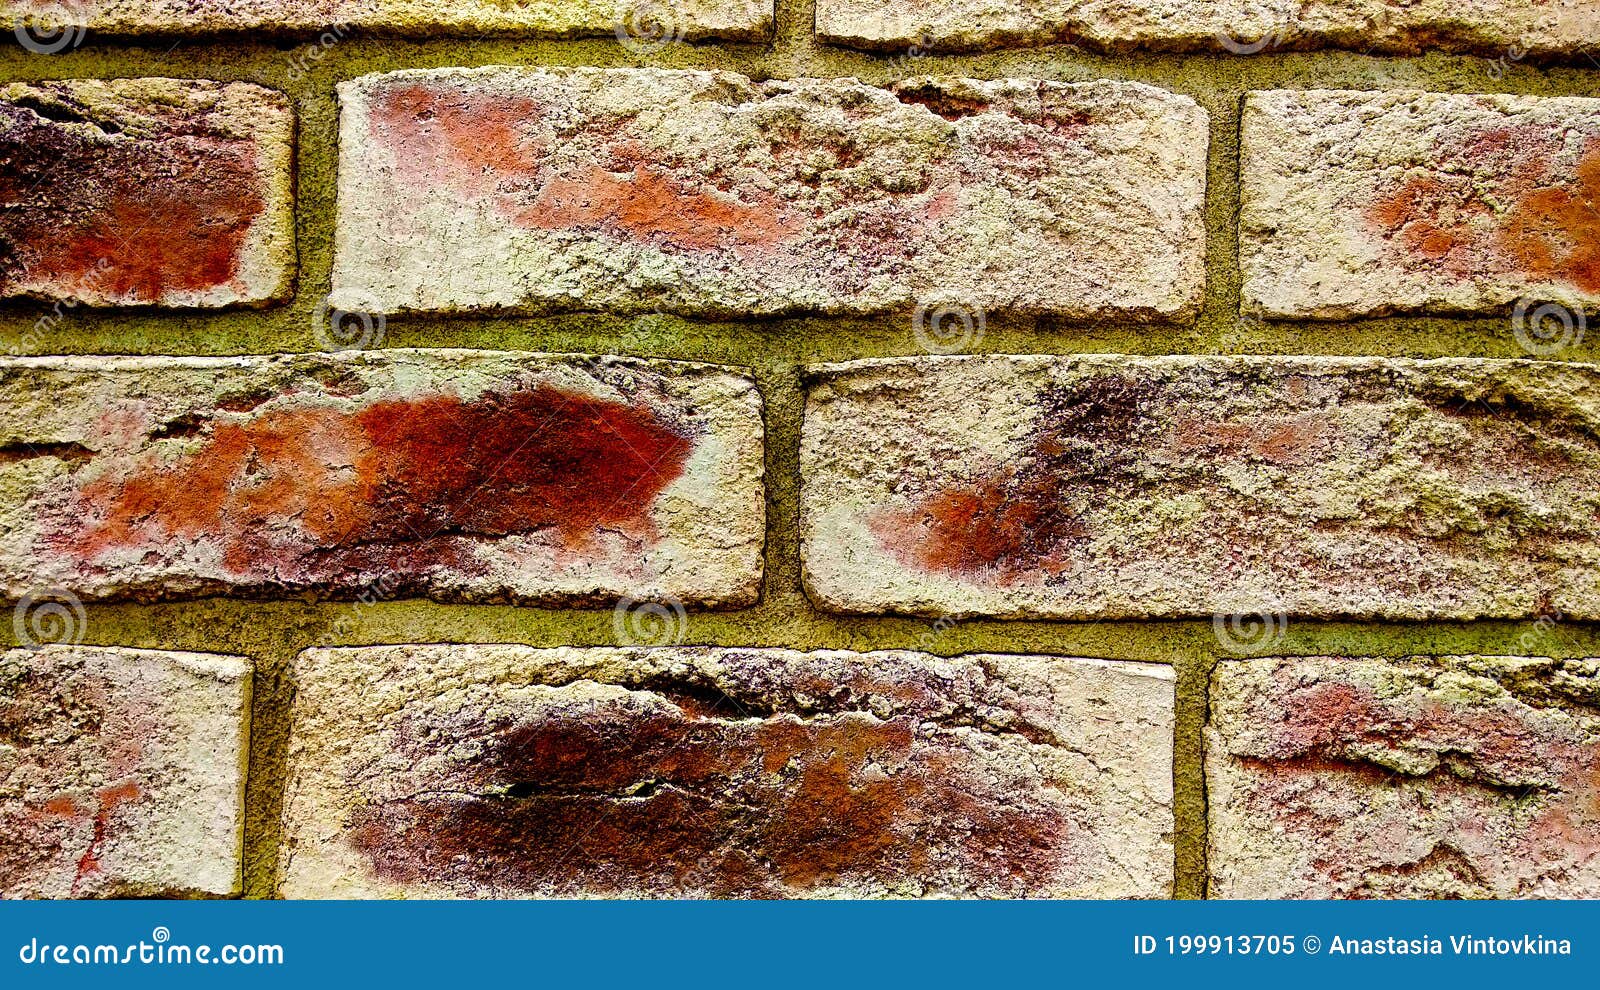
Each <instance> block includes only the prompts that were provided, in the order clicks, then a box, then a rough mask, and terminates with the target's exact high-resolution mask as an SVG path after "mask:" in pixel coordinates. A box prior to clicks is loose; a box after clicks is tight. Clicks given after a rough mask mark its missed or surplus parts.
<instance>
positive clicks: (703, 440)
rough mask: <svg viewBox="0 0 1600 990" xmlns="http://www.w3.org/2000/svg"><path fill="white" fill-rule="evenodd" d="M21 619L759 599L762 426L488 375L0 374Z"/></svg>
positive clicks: (742, 391)
mask: <svg viewBox="0 0 1600 990" xmlns="http://www.w3.org/2000/svg"><path fill="white" fill-rule="evenodd" d="M0 455H3V456H0V519H3V520H4V527H3V532H0V581H3V583H4V587H5V588H6V589H7V591H8V592H9V593H10V594H11V595H12V596H17V595H20V594H22V593H23V592H25V591H27V590H29V589H31V588H37V587H41V586H60V587H64V588H67V589H70V590H71V591H73V592H74V593H76V594H78V595H80V596H82V597H85V598H137V599H141V600H145V599H154V598H172V597H190V596H194V595H200V594H211V593H217V592H237V593H244V594H247V595H252V596H273V595H284V594H298V593H308V594H314V595H321V596H325V597H332V598H344V599H348V598H358V599H362V600H371V599H374V598H394V597H406V596H428V597H431V598H435V599H439V600H448V601H458V600H459V601H485V602H497V601H507V600H510V601H516V602H534V603H546V602H547V603H564V604H574V603H588V602H600V601H606V600H615V599H616V598H617V597H619V596H622V595H630V596H633V597H637V598H647V597H648V598H653V599H675V600H681V601H682V602H687V603H697V604H706V605H732V604H743V603H748V602H749V601H751V600H753V599H754V597H755V595H756V589H757V585H758V583H759V580H760V575H761V548H762V539H763V526H764V523H763V516H764V506H763V495H762V433H761V402H760V397H759V395H758V394H757V393H756V390H755V386H754V384H753V383H752V382H751V381H749V380H748V379H746V378H743V377H740V376H738V375H736V374H733V373H731V372H727V371H723V370H720V369H717V368H714V367H711V366H707V365H694V364H681V363H673V362H651V361H635V360H629V359H622V358H608V357H586V356H581V355H579V356H561V357H557V356H549V355H533V354H516V353H501V352H486V351H427V350H392V351H384V352H368V353H366V354H361V353H358V352H344V353H342V354H340V355H327V354H321V355H278V356H268V357H246V358H51V359H45V358H24V359H16V360H12V361H7V362H0Z"/></svg>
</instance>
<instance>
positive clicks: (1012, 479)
mask: <svg viewBox="0 0 1600 990" xmlns="http://www.w3.org/2000/svg"><path fill="white" fill-rule="evenodd" d="M871 526H872V530H873V533H874V535H876V536H877V538H878V541H879V543H880V544H882V545H883V546H884V547H886V548H887V549H889V550H890V551H891V552H893V553H894V554H895V555H896V556H897V557H899V558H900V559H901V560H903V561H905V562H907V563H911V564H914V565H915V566H917V567H920V568H922V569H924V570H928V571H937V572H940V573H947V574H977V573H983V572H986V571H994V572H999V573H1001V574H1004V575H1023V574H1026V573H1030V572H1039V571H1042V572H1044V573H1047V574H1059V573H1062V572H1063V571H1066V570H1068V569H1070V567H1071V566H1072V564H1071V559H1070V556H1068V555H1067V554H1066V553H1065V552H1064V550H1065V545H1066V544H1070V543H1072V542H1074V541H1078V540H1082V539H1083V538H1085V537H1087V536H1088V530H1087V529H1085V528H1084V526H1083V524H1082V523H1081V522H1080V521H1079V520H1077V519H1076V518H1073V517H1071V516H1070V514H1069V513H1067V512H1065V511H1064V510H1063V508H1062V506H1061V505H1060V504H1059V502H1058V501H1057V499H1056V497H1055V495H1054V494H1053V493H1052V492H1051V491H1050V490H1049V489H1048V487H1047V486H1044V485H1038V484H1031V483H1030V482H1029V481H1027V480H1026V479H1022V478H1020V477H1019V476H1018V475H1017V474H1014V473H1011V474H1007V475H1005V476H1004V477H1002V478H999V479H987V480H981V481H979V482H976V483H975V484H973V485H971V486H964V487H957V488H950V489H946V490H944V491H941V492H939V493H938V494H937V495H936V496H934V497H933V498H930V499H928V500H926V501H925V502H923V503H922V504H921V505H920V507H919V508H917V509H915V510H912V511H909V512H890V513H883V514H880V515H877V516H875V517H873V519H872V520H871Z"/></svg>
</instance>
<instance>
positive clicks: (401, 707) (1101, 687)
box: [282, 646, 1173, 898]
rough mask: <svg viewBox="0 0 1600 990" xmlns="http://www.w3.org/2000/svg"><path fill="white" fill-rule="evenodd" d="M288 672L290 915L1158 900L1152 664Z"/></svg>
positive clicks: (488, 661) (359, 653) (657, 658)
mask: <svg viewBox="0 0 1600 990" xmlns="http://www.w3.org/2000/svg"><path fill="white" fill-rule="evenodd" d="M295 671H296V679H297V684H298V693H297V695H296V699H295V710H294V715H293V724H294V727H293V732H292V736H291V739H290V744H289V776H290V779H289V783H288V790H287V794H288V798H287V800H286V803H285V809H284V843H285V845H284V850H283V856H282V864H283V869H284V873H283V876H282V893H283V894H284V895H285V896H287V897H295V898H325V897H374V896H383V897H390V896H411V897H468V896H481V897H523V896H540V897H546V896H552V897H570V896H627V897H658V896H665V897H709V896H719V897H722V896H760V897H884V896H906V897H922V896H1006V897H1013V896H1058V897H1060V896H1084V897H1135V896H1137V897H1164V896H1167V895H1168V894H1169V893H1170V890H1171V884H1172V872H1173V858H1172V846H1171V836H1170V832H1171V830H1172V827H1173V824H1172V823H1173V819H1172V766H1171V758H1172V738H1173V679H1172V671H1171V668H1169V667H1165V666H1157V665H1153V664H1135V663H1115V662H1108V661H1097V660H1076V659H1065V658H1059V657H1024V656H968V657H959V658H956V659H950V660H946V659H942V658H937V657H932V656H928V655H926V654H917V653H903V652H884V653H866V654H858V653H844V652H825V653H809V654H806V653H796V652H791V651H788V650H762V649H751V650H738V649H712V648H677V649H653V650H642V649H608V648H597V649H572V648H564V649H532V648H528V647H521V646H394V647H371V648H362V649H335V650H310V651H307V652H306V653H303V654H301V656H300V657H299V659H298V661H297V662H296V665H295Z"/></svg>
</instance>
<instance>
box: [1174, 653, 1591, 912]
mask: <svg viewBox="0 0 1600 990" xmlns="http://www.w3.org/2000/svg"><path fill="white" fill-rule="evenodd" d="M1207 740H1208V756H1207V759H1206V767H1207V776H1208V787H1207V794H1208V796H1209V799H1210V806H1211V812H1210V818H1211V842H1210V846H1211V849H1210V855H1209V857H1208V863H1209V866H1210V870H1211V893H1212V896H1218V897H1243V898H1274V897H1314V898H1329V897H1585V898H1592V897H1596V896H1600V660H1594V659H1589V660H1543V659H1520V658H1519V659H1510V658H1504V657H1446V658H1441V659H1410V660H1381V659H1350V658H1346V657H1334V658H1328V657H1322V658H1294V659H1266V660H1252V661H1248V662H1246V661H1225V662H1223V663H1222V664H1220V665H1219V666H1218V667H1217V669H1216V673H1215V675H1214V677H1213V679H1212V693H1211V722H1210V727H1209V729H1208V730H1207Z"/></svg>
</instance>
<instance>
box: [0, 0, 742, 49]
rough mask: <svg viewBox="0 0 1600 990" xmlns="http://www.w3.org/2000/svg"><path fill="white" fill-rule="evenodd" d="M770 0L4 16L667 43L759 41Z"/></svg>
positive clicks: (338, 2) (257, 7)
mask: <svg viewBox="0 0 1600 990" xmlns="http://www.w3.org/2000/svg"><path fill="white" fill-rule="evenodd" d="M772 14H773V3H772V0H531V2H529V0H517V2H514V3H508V2H506V0H65V2H63V0H4V2H0V15H3V17H4V20H5V22H6V23H8V24H10V23H14V22H16V21H18V20H19V19H28V18H38V17H39V16H41V15H44V16H46V17H47V20H42V21H39V23H41V24H48V25H54V24H56V23H63V24H70V25H75V26H80V27H87V28H89V29H91V30H94V31H102V32H106V33H108V34H118V35H144V34H160V35H180V36H182V35H203V34H214V33H217V32H222V31H227V32H237V31H250V32H252V33H263V32H270V33H275V34H280V35H281V34H289V33H297V34H303V33H306V32H312V31H318V30H321V29H323V28H332V29H335V30H334V33H333V34H332V35H331V37H332V38H333V39H335V40H343V39H344V38H346V37H348V36H350V35H351V34H354V33H355V32H358V31H370V32H373V33H381V34H399V35H407V36H419V35H422V36H431V35H436V34H439V33H440V32H455V33H459V34H471V35H486V34H506V35H522V36H530V37H541V38H573V37H586V36H594V35H602V36H611V35H616V34H618V33H619V30H620V32H621V34H622V35H627V36H631V37H634V38H637V39H638V40H639V41H640V42H644V43H649V44H664V43H666V42H668V41H671V40H684V41H698V40H701V39H708V38H719V39H722V40H725V41H760V40H764V39H766V38H767V37H768V36H769V35H770V34H771V33H772Z"/></svg>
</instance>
